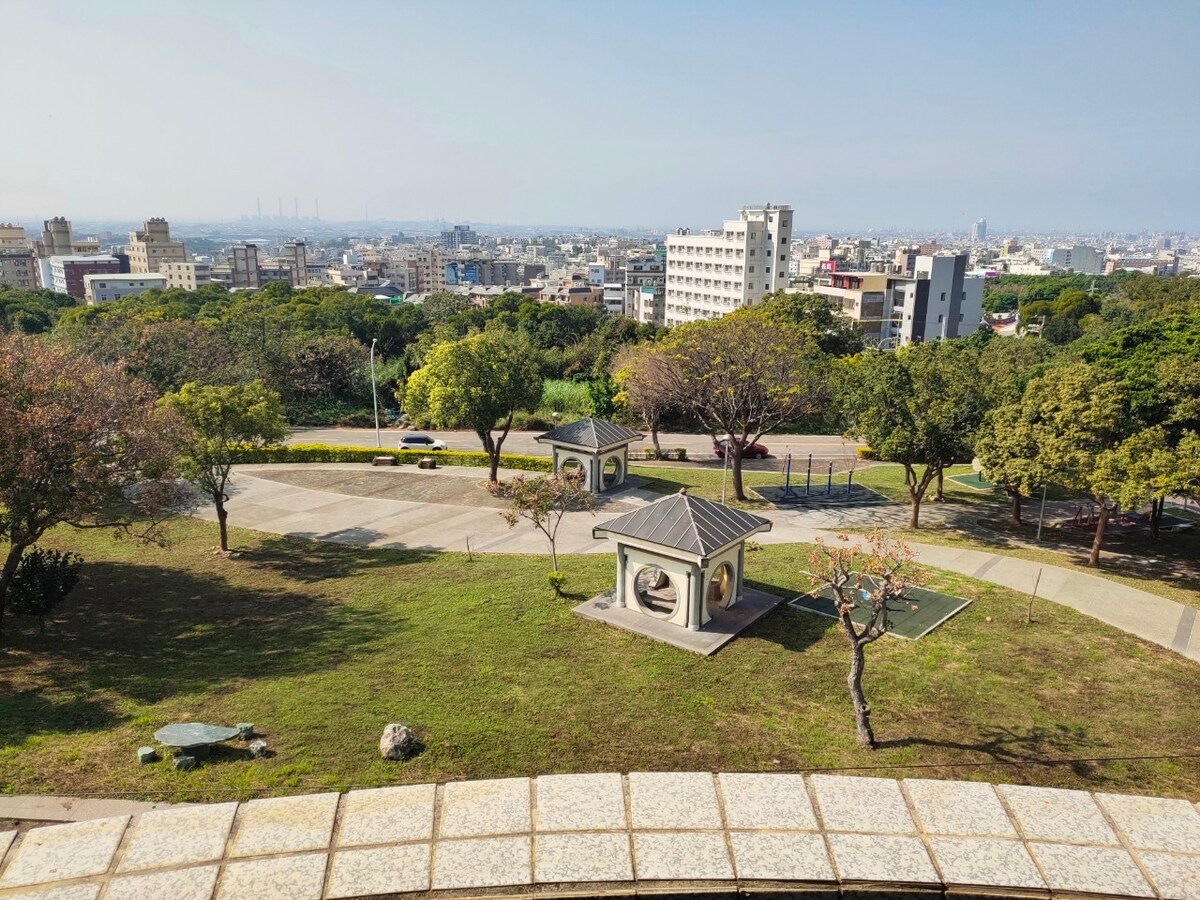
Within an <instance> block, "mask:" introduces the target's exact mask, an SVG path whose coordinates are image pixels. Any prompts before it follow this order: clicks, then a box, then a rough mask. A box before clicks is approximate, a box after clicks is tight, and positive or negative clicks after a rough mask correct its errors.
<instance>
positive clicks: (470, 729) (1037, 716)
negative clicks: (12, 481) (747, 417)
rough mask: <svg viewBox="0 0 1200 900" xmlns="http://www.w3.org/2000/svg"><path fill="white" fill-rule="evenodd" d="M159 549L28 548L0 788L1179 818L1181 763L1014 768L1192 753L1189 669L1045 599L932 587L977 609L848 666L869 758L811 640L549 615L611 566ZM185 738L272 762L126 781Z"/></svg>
mask: <svg viewBox="0 0 1200 900" xmlns="http://www.w3.org/2000/svg"><path fill="white" fill-rule="evenodd" d="M172 529H173V534H174V542H173V544H172V546H171V547H170V548H168V549H161V548H154V547H150V548H148V547H144V546H140V545H137V544H134V543H132V542H129V541H116V540H114V539H113V538H112V537H110V536H107V535H104V534H100V533H90V532H88V533H77V532H71V531H67V530H61V531H58V532H56V533H54V534H52V535H51V536H50V537H49V539H48V540H47V541H46V542H45V543H46V544H47V545H49V546H56V547H63V548H68V547H69V548H73V549H76V550H78V551H80V552H82V553H83V554H84V556H85V558H86V560H87V562H86V564H85V567H84V572H83V578H82V581H81V582H80V585H79V587H78V588H77V590H76V593H75V594H74V595H73V596H72V598H71V599H70V600H68V602H67V605H66V607H65V608H64V609H63V611H62V615H61V616H60V617H59V618H58V619H56V620H55V621H52V622H51V623H50V624H49V626H48V629H47V632H48V633H47V634H46V635H45V636H39V635H38V634H37V630H36V626H34V625H33V624H32V623H30V622H27V621H23V620H14V619H13V618H11V617H9V618H7V619H6V623H5V624H6V628H7V629H8V634H7V635H6V636H5V639H4V643H3V644H0V791H5V792H53V793H62V794H85V793H99V794H104V795H115V794H118V793H122V792H129V793H131V794H133V795H138V796H161V797H168V798H174V799H202V798H203V799H216V798H220V797H227V796H249V795H251V794H253V793H256V792H258V793H270V792H283V791H287V790H299V789H303V790H320V789H325V788H338V787H346V786H348V785H380V784H387V783H394V782H419V781H429V780H435V779H450V778H480V777H493V776H508V775H520V774H533V773H544V772H573V771H597V770H602V771H603V770H631V769H701V770H707V769H725V770H794V769H803V768H810V767H839V768H847V767H848V768H854V767H881V768H880V769H878V770H877V771H879V772H880V773H883V774H891V775H903V774H910V775H913V774H919V775H927V776H931V777H960V778H979V779H989V780H998V781H1021V782H1030V783H1039V784H1054V785H1063V786H1070V787H1085V786H1086V787H1103V788H1111V789H1117V790H1132V791H1147V792H1157V793H1165V794H1180V795H1184V796H1189V797H1191V798H1192V799H1198V798H1200V787H1198V785H1200V760H1197V759H1174V760H1153V761H1146V760H1143V761H1125V762H1108V763H1087V762H1079V763H1072V764H1069V765H1056V766H1046V765H1038V764H1033V763H1029V762H1027V761H1029V760H1034V759H1045V758H1060V759H1061V758H1068V757H1089V758H1092V757H1113V756H1124V757H1129V756H1140V755H1155V756H1158V755H1164V754H1166V755H1170V754H1187V753H1190V754H1197V753H1200V746H1197V744H1198V741H1200V708H1198V707H1197V705H1196V704H1194V703H1191V702H1186V700H1184V698H1189V697H1195V696H1197V695H1200V666H1197V665H1196V664H1194V663H1191V662H1188V661H1187V660H1185V659H1183V658H1181V657H1179V656H1177V655H1175V654H1172V653H1170V652H1168V651H1166V650H1163V649H1160V648H1157V647H1154V646H1151V645H1148V644H1145V643H1143V642H1141V641H1139V640H1137V639H1135V638H1132V637H1129V636H1126V635H1124V634H1122V633H1120V632H1118V631H1115V630H1114V629H1112V628H1109V627H1108V626H1105V625H1102V624H1100V623H1098V622H1094V621H1092V620H1090V619H1086V618H1083V617H1082V616H1079V615H1077V614H1076V613H1074V612H1073V611H1071V610H1068V609H1065V608H1060V607H1055V606H1053V605H1052V604H1049V603H1042V604H1039V605H1038V609H1037V612H1036V616H1037V621H1036V623H1035V624H1034V625H1032V626H1029V625H1025V624H1024V615H1025V601H1024V598H1022V597H1019V596H1016V595H1014V594H1012V593H1010V592H1008V591H1005V590H1004V589H1001V588H998V587H993V586H990V585H985V584H981V583H978V582H972V581H970V580H968V579H965V578H959V577H953V576H944V577H938V578H936V579H935V580H934V582H933V583H931V584H930V587H933V588H936V589H938V590H942V591H945V592H947V593H951V594H956V595H959V596H963V597H969V598H971V599H973V600H975V603H973V604H972V605H971V606H970V607H968V608H967V609H966V610H964V611H963V612H962V613H961V614H960V615H958V616H957V617H955V618H954V619H951V620H950V621H949V622H948V623H946V624H945V625H943V626H942V627H941V628H939V629H938V630H937V631H935V632H934V633H933V634H931V635H929V636H928V637H925V638H923V639H921V640H919V641H915V642H907V641H900V640H892V639H886V638H885V639H884V640H883V641H881V642H879V643H877V644H875V645H874V646H873V647H872V648H871V649H870V650H869V655H868V669H867V680H866V684H867V691H868V697H869V698H870V700H871V701H872V703H873V705H874V707H875V710H876V713H875V719H874V721H875V726H876V732H877V735H878V737H879V738H880V740H882V741H883V742H884V746H883V747H882V748H881V749H880V750H878V751H877V752H874V753H871V752H867V751H864V750H861V749H859V748H858V747H857V746H856V745H855V744H854V741H853V729H852V723H851V714H850V707H849V701H848V699H847V696H846V687H845V676H846V668H847V659H848V657H847V650H846V647H845V644H844V639H843V637H842V636H841V634H840V633H839V632H838V631H837V628H836V624H835V623H833V622H831V621H830V620H829V619H824V618H821V617H818V616H813V615H809V614H805V613H802V612H799V611H795V610H790V609H786V608H784V609H780V610H779V611H777V612H776V613H774V614H772V615H770V616H768V617H767V618H766V619H765V620H763V621H761V622H760V623H758V624H757V625H756V626H755V627H754V628H752V629H751V630H750V631H749V632H748V633H747V634H745V635H744V636H743V637H741V638H739V639H738V640H736V641H734V642H733V643H732V644H731V645H730V646H728V647H727V648H725V649H724V650H722V651H721V652H720V653H718V654H717V655H716V656H714V657H711V658H702V657H699V656H694V655H692V654H689V653H686V652H684V651H680V650H676V649H674V648H671V647H668V646H665V645H662V644H658V643H654V642H652V641H650V640H648V639H645V638H641V637H638V636H635V635H631V634H626V633H624V632H621V631H618V630H615V629H613V628H609V627H605V626H603V625H600V624H598V623H595V622H589V621H586V620H583V619H580V618H578V617H576V616H574V615H572V614H571V611H570V610H571V606H572V605H573V604H574V602H577V599H580V598H583V597H586V596H591V595H592V594H594V593H597V592H599V591H600V590H602V589H604V588H606V587H608V586H609V584H610V580H611V577H612V559H611V557H609V556H608V555H598V556H574V557H567V558H566V559H565V569H566V571H567V572H568V574H569V582H568V588H569V589H570V590H572V591H573V592H575V594H576V600H562V599H555V598H554V597H553V595H552V593H551V592H550V590H549V589H548V588H547V587H546V585H545V580H544V576H545V572H546V569H547V561H546V560H545V559H542V558H530V557H519V556H492V555H483V556H476V558H475V560H474V561H473V562H469V561H468V560H467V559H466V557H465V556H463V555H461V554H453V553H432V554H431V553H424V552H419V551H382V550H359V549H355V548H349V547H342V546H338V545H331V544H316V543H309V542H306V541H301V540H293V539H285V538H279V537H275V536H271V535H263V534H259V533H255V532H249V531H241V530H235V531H234V532H233V540H234V544H235V546H237V547H240V548H242V552H241V553H240V555H238V556H236V557H234V558H229V559H224V558H220V557H217V556H214V555H213V554H212V552H211V548H212V546H213V544H214V538H215V534H214V531H213V526H212V525H210V524H207V523H201V522H197V521H194V520H186V521H182V522H179V523H177V524H175V525H173V526H172ZM806 552H807V551H806V548H804V547H802V546H774V547H767V548H764V549H763V550H761V551H758V552H755V553H752V554H750V556H749V561H748V566H749V576H750V579H751V580H752V582H754V583H756V584H757V585H758V586H759V587H762V588H764V589H766V590H770V591H773V592H775V593H779V594H783V595H794V594H796V593H798V592H801V591H802V590H804V589H805V588H806V587H807V585H806V583H805V579H804V576H803V575H801V574H800V572H801V570H802V568H803V567H804V564H805V558H806ZM989 617H990V619H991V621H988V619H989ZM1181 700H1183V701H1184V702H1181ZM190 720H200V721H206V722H212V723H219V724H233V723H236V722H241V721H250V722H254V723H255V724H256V726H257V728H258V729H259V730H260V731H261V732H262V733H263V734H264V735H265V736H266V738H267V740H268V741H269V743H270V745H271V747H272V748H273V749H274V750H275V751H277V754H276V755H275V756H274V757H272V758H270V759H267V760H261V761H250V760H247V759H243V758H242V757H241V756H240V755H239V754H238V753H237V752H234V751H230V752H228V753H224V754H221V755H218V756H215V757H214V758H213V759H212V760H211V761H210V762H208V763H207V764H205V765H203V766H201V767H200V768H199V769H197V770H195V771H193V772H189V773H181V772H174V771H172V770H171V768H170V766H169V764H168V763H165V762H163V763H156V764H153V765H148V766H139V765H137V764H136V762H135V759H134V751H135V750H136V748H137V747H139V746H140V745H143V744H147V743H151V741H152V739H151V735H152V733H153V731H154V730H155V729H156V728H158V727H160V726H162V725H164V724H167V723H169V722H181V721H190ZM390 721H401V722H405V723H407V724H409V725H411V726H412V727H414V728H415V729H416V731H417V734H418V736H419V737H420V738H421V739H422V740H423V741H424V742H425V744H426V745H427V748H426V750H425V752H424V753H422V754H421V755H420V756H418V757H416V758H415V759H413V760H411V761H408V762H405V763H389V762H385V761H383V760H381V759H380V758H379V755H378V752H377V749H376V744H377V741H378V738H379V734H380V732H381V731H382V729H383V726H384V725H385V724H386V723H387V722H390ZM1022 761H1026V762H1025V763H1024V764H1020V763H1022ZM976 763H1001V765H988V766H983V767H972V766H970V764H976ZM1018 764H1020V765H1018ZM906 766H928V767H929V768H916V769H911V768H904V767H906ZM952 766H958V767H952Z"/></svg>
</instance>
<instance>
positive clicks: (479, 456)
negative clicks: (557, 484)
mask: <svg viewBox="0 0 1200 900" xmlns="http://www.w3.org/2000/svg"><path fill="white" fill-rule="evenodd" d="M377 456H394V457H395V458H396V462H398V463H399V464H401V465H404V464H406V463H407V464H410V465H415V464H416V463H418V462H419V461H420V460H422V459H424V458H425V457H426V456H432V457H433V458H434V459H436V460H437V461H438V465H442V466H481V467H484V468H486V467H487V465H488V456H487V454H486V453H484V452H483V451H482V450H435V451H425V450H380V449H378V448H376V447H340V446H336V445H334V444H289V445H287V446H285V447H264V448H258V449H252V450H247V451H246V452H245V454H244V456H243V462H247V463H313V462H349V463H355V462H364V463H369V462H370V461H371V460H373V459H374V458H375V457H377ZM500 466H501V467H502V468H506V469H520V470H522V471H525V472H549V471H550V460H549V459H548V458H546V457H544V456H520V455H517V454H502V455H501V456H500Z"/></svg>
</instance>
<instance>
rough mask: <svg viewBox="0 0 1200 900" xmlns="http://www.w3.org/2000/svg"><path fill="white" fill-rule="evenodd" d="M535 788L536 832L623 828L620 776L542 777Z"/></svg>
mask: <svg viewBox="0 0 1200 900" xmlns="http://www.w3.org/2000/svg"><path fill="white" fill-rule="evenodd" d="M536 787H537V804H536V806H537V810H536V816H537V830H538V831H612V830H618V829H624V828H625V792H624V787H623V785H622V783H621V776H620V775H617V774H615V773H610V774H599V775H542V776H541V777H540V778H538V779H537V782H536Z"/></svg>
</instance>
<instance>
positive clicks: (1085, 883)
mask: <svg viewBox="0 0 1200 900" xmlns="http://www.w3.org/2000/svg"><path fill="white" fill-rule="evenodd" d="M1029 849H1030V850H1031V851H1032V853H1033V855H1034V856H1035V857H1036V858H1037V861H1038V863H1039V864H1040V865H1041V867H1042V871H1043V872H1045V873H1046V880H1047V881H1049V882H1050V889H1051V890H1054V891H1078V892H1081V893H1089V894H1116V895H1118V896H1129V897H1153V896H1154V891H1153V890H1151V888H1150V885H1148V884H1146V879H1144V878H1143V877H1142V873H1141V872H1140V871H1139V870H1138V867H1137V865H1136V864H1135V863H1134V861H1133V859H1132V857H1130V855H1129V854H1128V853H1127V852H1126V851H1125V850H1122V849H1119V848H1116V847H1081V846H1077V845H1074V844H1042V843H1031V844H1030V845H1029Z"/></svg>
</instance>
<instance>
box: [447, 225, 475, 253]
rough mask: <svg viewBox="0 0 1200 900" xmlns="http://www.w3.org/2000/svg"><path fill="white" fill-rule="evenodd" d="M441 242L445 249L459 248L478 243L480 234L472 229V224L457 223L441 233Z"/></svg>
mask: <svg viewBox="0 0 1200 900" xmlns="http://www.w3.org/2000/svg"><path fill="white" fill-rule="evenodd" d="M440 243H441V246H442V249H443V250H457V249H458V248H460V247H462V246H464V245H475V244H478V243H479V235H477V234H476V233H475V232H474V231H472V230H471V226H470V225H455V226H454V227H453V228H452V229H450V230H449V231H443V232H442V233H441V236H440Z"/></svg>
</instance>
